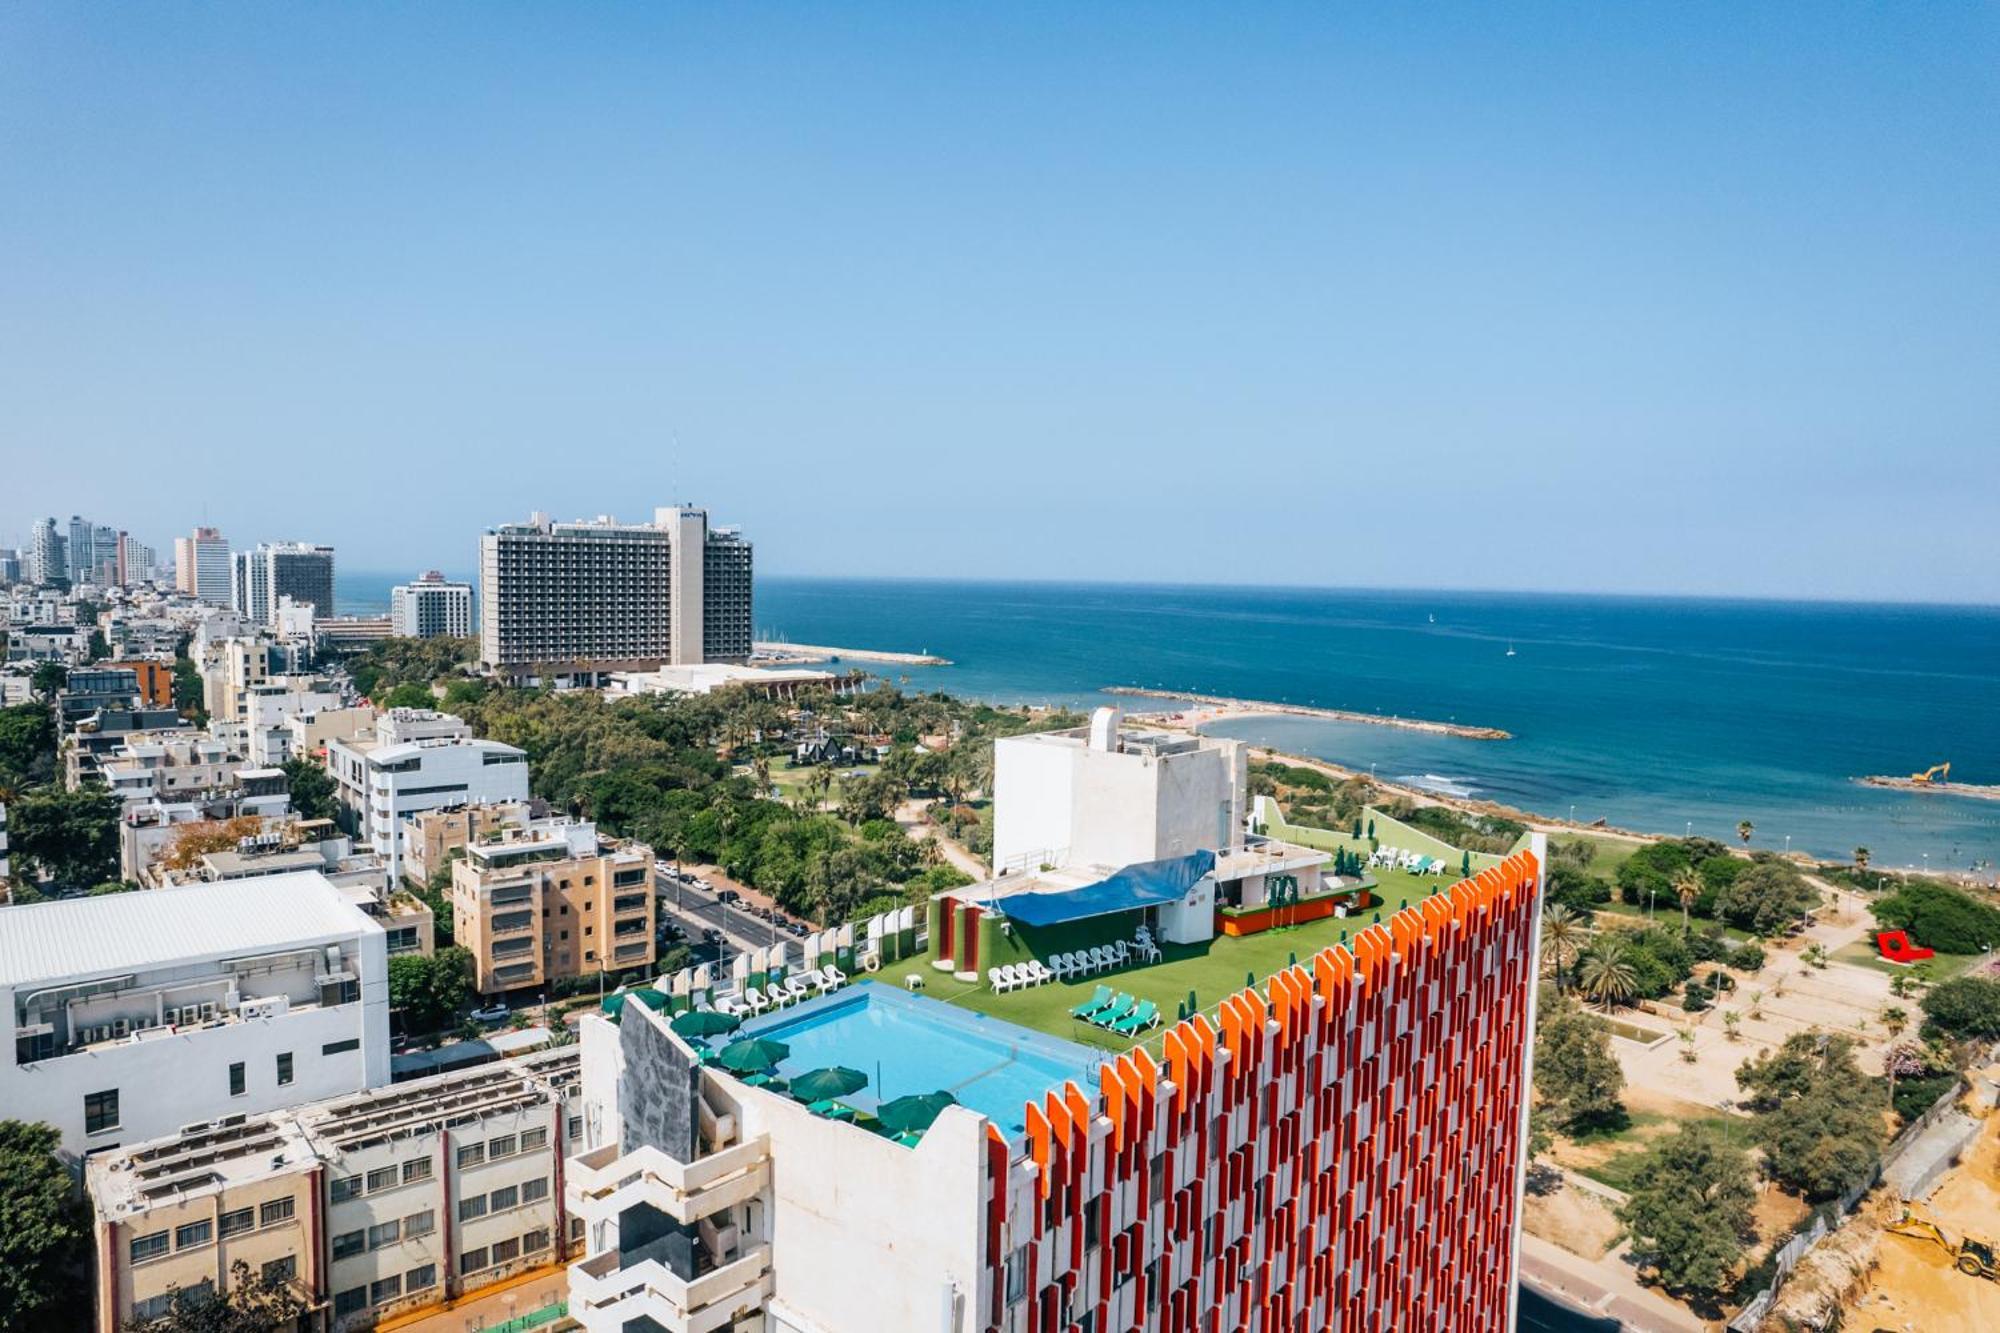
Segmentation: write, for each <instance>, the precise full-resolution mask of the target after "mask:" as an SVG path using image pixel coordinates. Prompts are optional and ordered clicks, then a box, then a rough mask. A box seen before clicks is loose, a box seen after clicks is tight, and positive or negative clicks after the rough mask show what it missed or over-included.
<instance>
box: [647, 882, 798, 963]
mask: <svg viewBox="0 0 2000 1333" xmlns="http://www.w3.org/2000/svg"><path fill="white" fill-rule="evenodd" d="M657 894H658V897H659V911H660V919H661V920H662V921H678V922H679V923H680V927H681V929H682V930H683V931H685V932H686V933H687V937H688V943H689V945H690V946H695V958H696V959H697V960H698V961H701V962H711V961H713V962H720V963H726V962H727V961H728V960H729V959H730V958H731V957H732V956H734V955H735V954H738V953H741V952H743V951H744V950H746V949H761V948H767V947H769V946H770V945H771V944H772V943H773V942H775V941H777V940H786V941H789V942H791V943H794V944H797V943H800V942H801V941H800V940H799V937H798V936H796V935H792V934H788V933H786V932H784V931H780V930H777V929H775V928H774V927H773V926H772V924H771V923H770V922H768V921H765V920H763V919H761V918H759V917H754V916H751V915H750V914H749V913H748V912H743V911H739V910H737V909H736V908H733V907H730V906H729V905H728V904H726V903H724V902H722V900H721V899H720V898H719V897H718V896H717V891H716V890H714V889H712V888H709V889H704V888H701V887H699V886H697V885H695V884H693V883H690V882H689V881H688V880H686V879H677V878H675V877H674V876H673V873H672V872H671V871H670V870H664V869H663V870H661V871H660V874H659V885H658V889H657ZM708 929H714V930H719V931H721V932H722V935H723V939H724V940H725V941H726V946H725V948H724V950H723V951H722V952H720V953H719V954H711V953H710V952H709V951H706V950H703V949H701V948H700V947H699V945H700V944H701V937H702V935H701V933H702V931H704V930H708Z"/></svg>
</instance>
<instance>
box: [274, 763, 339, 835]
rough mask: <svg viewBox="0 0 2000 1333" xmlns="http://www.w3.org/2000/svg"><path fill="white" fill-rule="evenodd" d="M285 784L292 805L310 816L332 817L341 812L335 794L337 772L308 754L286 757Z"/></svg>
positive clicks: (318, 817) (316, 817) (302, 813)
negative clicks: (334, 772)
mask: <svg viewBox="0 0 2000 1333" xmlns="http://www.w3.org/2000/svg"><path fill="white" fill-rule="evenodd" d="M285 787H286V789H287V790H288V791H290V792H291V797H292V809H294V810H296V811H298V812H299V814H300V815H302V816H304V817H305V818H307V819H332V818H334V816H335V815H336V814H338V813H339V807H338V803H337V802H336V801H335V800H334V795H333V775H332V774H331V773H329V772H327V771H326V769H325V768H323V767H321V766H320V764H319V762H318V761H317V760H315V759H312V758H311V757H309V756H307V755H295V756H293V757H292V758H290V759H287V760H286V761H285Z"/></svg>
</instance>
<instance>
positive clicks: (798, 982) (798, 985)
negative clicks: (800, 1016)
mask: <svg viewBox="0 0 2000 1333" xmlns="http://www.w3.org/2000/svg"><path fill="white" fill-rule="evenodd" d="M818 975H819V974H818V973H814V974H813V976H814V977H815V978H817V977H818ZM785 993H786V994H787V995H789V996H791V997H792V1002H793V1003H794V1004H796V1003H798V1002H799V1001H800V1000H803V999H806V998H807V997H809V996H810V995H811V994H812V993H813V983H812V982H811V981H808V980H807V979H806V978H805V977H804V976H803V975H801V974H800V973H797V972H794V973H793V974H792V975H791V976H789V977H786V978H785Z"/></svg>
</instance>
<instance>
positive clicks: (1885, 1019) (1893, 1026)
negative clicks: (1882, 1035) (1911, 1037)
mask: <svg viewBox="0 0 2000 1333" xmlns="http://www.w3.org/2000/svg"><path fill="white" fill-rule="evenodd" d="M1909 1025H1910V1015H1909V1013H1908V1012H1907V1011H1906V1010H1904V1008H1903V1007H1902V1006H1901V1005H1899V1004H1892V1005H1890V1006H1889V1007H1888V1008H1887V1009H1884V1010H1883V1011H1882V1026H1883V1027H1885V1028H1887V1029H1889V1040H1891V1041H1894V1040H1895V1039H1896V1038H1897V1037H1899V1036H1901V1035H1902V1033H1903V1029H1904V1028H1906V1027H1908V1026H1909Z"/></svg>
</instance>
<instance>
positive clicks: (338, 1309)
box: [333, 1264, 438, 1319]
mask: <svg viewBox="0 0 2000 1333" xmlns="http://www.w3.org/2000/svg"><path fill="white" fill-rule="evenodd" d="M437 1280H438V1276H437V1265H436V1264H419V1265H417V1266H416V1267H415V1268H412V1269H411V1270H410V1271H409V1272H407V1273H402V1274H396V1273H391V1274H390V1275H389V1276H388V1277H385V1278H379V1279H377V1280H376V1281H374V1282H371V1283H368V1284H367V1285H365V1286H360V1287H349V1288H348V1289H347V1290H346V1291H337V1292H335V1293H334V1295H333V1315H334V1318H336V1319H341V1318H345V1317H346V1316H348V1315H351V1314H359V1313H361V1311H363V1310H366V1309H367V1308H368V1307H369V1306H371V1305H386V1304H388V1303H389V1302H390V1301H393V1300H396V1299H398V1298H399V1297H403V1296H408V1295H411V1294H413V1293H415V1292H419V1291H427V1290H429V1289H430V1288H432V1287H435V1286H436V1285H437Z"/></svg>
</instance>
